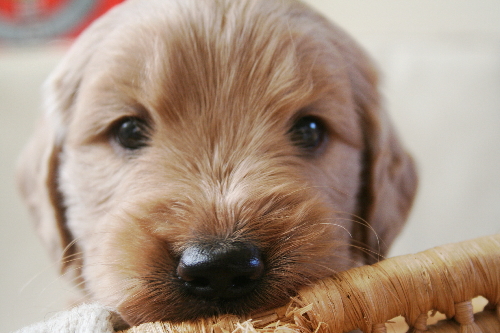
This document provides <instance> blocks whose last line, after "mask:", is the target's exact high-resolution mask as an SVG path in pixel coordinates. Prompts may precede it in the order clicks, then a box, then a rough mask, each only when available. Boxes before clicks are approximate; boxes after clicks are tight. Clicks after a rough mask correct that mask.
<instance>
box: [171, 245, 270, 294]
mask: <svg viewBox="0 0 500 333" xmlns="http://www.w3.org/2000/svg"><path fill="white" fill-rule="evenodd" d="M263 274H264V264H263V260H262V257H261V254H260V251H259V249H258V248H257V247H256V246H254V245H252V244H250V243H245V242H230V243H227V242H216V243H212V244H196V245H192V246H190V247H188V248H187V249H185V250H184V252H183V253H182V256H181V258H180V261H179V265H178V266H177V276H178V278H179V279H180V280H181V281H182V282H183V284H182V285H183V288H184V289H185V291H187V292H188V293H190V294H192V295H194V296H197V297H201V298H204V299H207V300H216V299H234V298H239V297H242V296H245V295H247V294H249V293H251V292H252V291H253V290H254V289H255V287H256V286H257V284H258V282H259V280H260V279H261V278H262V276H263Z"/></svg>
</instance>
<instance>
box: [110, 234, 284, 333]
mask: <svg viewBox="0 0 500 333" xmlns="http://www.w3.org/2000/svg"><path fill="white" fill-rule="evenodd" d="M273 271H275V269H274V268H272V267H270V265H267V264H266V258H265V256H264V255H263V253H262V252H261V251H260V250H259V248H258V247H257V246H255V245H253V244H252V243H250V242H241V241H237V242H224V241H220V242H212V243H197V244H193V245H191V246H188V247H186V248H185V249H184V250H183V251H182V254H181V255H180V257H179V259H178V264H177V267H176V268H175V269H173V270H171V273H168V274H166V273H164V274H162V275H163V281H162V282H159V281H160V279H155V280H154V281H153V280H149V281H147V283H146V284H145V285H144V287H143V288H142V290H140V291H138V292H136V293H135V295H134V296H133V297H131V298H129V299H128V300H127V301H125V302H124V303H123V304H122V305H121V306H120V307H119V309H118V310H119V312H120V314H121V315H122V316H123V317H124V319H125V320H126V321H127V322H128V323H129V324H131V325H138V324H141V323H144V322H151V321H171V322H180V321H190V320H196V319H199V318H207V317H213V316H220V315H224V314H232V315H238V316H245V315H248V314H249V313H253V312H255V311H260V310H264V309H267V308H270V307H274V306H277V305H281V304H282V303H284V302H286V300H288V299H289V297H290V296H291V293H290V292H289V291H288V288H285V287H284V286H285V285H286V284H287V283H286V281H282V282H281V283H277V281H275V280H276V277H273V276H275V275H276V273H273ZM166 275H168V277H167V276H166Z"/></svg>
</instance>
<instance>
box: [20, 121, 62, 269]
mask: <svg viewBox="0 0 500 333" xmlns="http://www.w3.org/2000/svg"><path fill="white" fill-rule="evenodd" d="M59 153H60V146H59V145H58V144H56V139H55V131H54V129H53V126H52V124H51V122H50V121H48V120H47V119H46V117H44V119H42V120H41V121H40V122H39V124H38V127H37V129H36V131H35V133H34V135H33V136H32V138H31V140H30V142H29V143H28V145H27V146H26V148H25V149H24V151H23V153H22V155H21V157H20V159H19V161H18V167H17V180H18V185H19V187H20V190H21V194H22V196H23V199H24V200H25V202H26V204H27V205H28V207H29V209H30V212H31V214H32V217H33V218H34V220H35V228H36V231H37V233H38V235H39V236H40V237H41V239H42V242H43V243H44V245H45V246H46V247H47V248H48V249H49V251H50V254H51V256H52V258H53V259H54V260H61V259H62V256H63V250H64V249H65V248H66V247H67V246H68V244H69V243H70V242H71V236H70V234H69V232H68V230H67V229H66V225H65V223H64V221H65V217H64V205H63V203H62V197H61V195H60V193H59V191H58V189H57V175H58V166H59ZM68 254H71V252H70V253H65V255H68ZM65 266H66V265H65V264H63V267H62V268H63V269H64V267H65Z"/></svg>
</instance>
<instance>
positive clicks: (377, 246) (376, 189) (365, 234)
mask: <svg viewBox="0 0 500 333" xmlns="http://www.w3.org/2000/svg"><path fill="white" fill-rule="evenodd" d="M367 117H368V120H367V127H369V128H370V129H367V132H366V133H367V136H366V149H365V161H366V162H367V163H366V169H365V172H364V182H365V184H364V185H365V186H364V193H363V194H362V195H361V198H362V200H361V202H362V204H364V206H362V207H361V212H360V214H361V216H362V217H363V218H364V220H365V221H366V222H368V224H369V226H368V227H366V226H364V227H363V230H362V232H361V237H362V242H363V243H364V245H365V246H366V247H367V251H368V252H366V253H365V256H364V257H365V259H366V262H367V263H374V262H376V261H378V260H380V259H383V257H384V256H385V255H386V254H387V251H388V250H389V246H390V245H391V244H392V242H393V241H394V238H395V237H396V236H397V235H398V234H399V232H400V231H401V229H402V227H403V225H404V223H405V222H406V219H407V217H408V214H409V212H410V208H411V206H412V204H413V200H414V198H415V193H416V189H417V183H418V181H417V172H416V168H415V164H414V162H413V159H412V157H411V156H410V155H409V154H408V153H407V152H406V151H405V150H404V149H403V147H402V145H401V143H400V141H399V139H398V138H397V136H396V133H395V131H394V129H393V128H392V124H391V123H390V122H389V119H388V118H387V116H386V114H385V112H383V111H380V110H379V111H378V112H372V113H371V114H370V112H369V113H368V114H367ZM370 118H371V119H370Z"/></svg>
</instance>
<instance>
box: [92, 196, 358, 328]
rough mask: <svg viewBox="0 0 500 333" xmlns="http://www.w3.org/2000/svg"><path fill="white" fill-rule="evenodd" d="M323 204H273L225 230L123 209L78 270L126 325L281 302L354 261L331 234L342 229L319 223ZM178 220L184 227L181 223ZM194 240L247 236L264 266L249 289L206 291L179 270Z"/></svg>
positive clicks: (166, 215) (220, 240)
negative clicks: (194, 287)
mask: <svg viewBox="0 0 500 333" xmlns="http://www.w3.org/2000/svg"><path fill="white" fill-rule="evenodd" d="M311 201H313V202H311ZM142 206H144V205H142ZM324 206H325V204H324V203H320V202H317V201H314V200H312V199H309V200H304V202H303V203H302V204H294V205H291V206H289V207H288V209H287V210H285V209H284V208H283V207H281V208H277V209H276V210H275V211H274V212H268V213H267V217H266V218H260V219H256V218H254V219H253V221H254V222H253V224H251V223H249V224H248V225H246V226H244V227H242V228H239V229H238V228H235V231H234V232H233V233H232V235H225V236H224V237H222V236H221V235H217V236H215V235H207V232H206V230H199V233H196V232H195V233H194V234H195V235H196V236H193V231H192V230H189V229H191V228H193V227H196V225H194V226H193V223H192V222H190V223H183V221H181V220H176V221H175V222H171V223H169V225H170V226H171V227H170V228H169V227H168V226H160V225H158V224H155V223H154V221H158V220H163V221H172V216H171V215H170V214H171V212H167V213H165V212H162V211H161V209H159V208H155V210H156V211H155V212H151V211H150V212H148V213H147V214H144V213H140V214H136V215H135V216H136V217H135V218H130V216H129V217H128V219H127V222H125V221H120V222H117V221H113V223H112V226H111V225H108V226H105V227H104V229H106V230H107V232H106V233H103V235H104V239H103V240H102V242H101V246H99V247H97V248H96V251H99V253H95V254H91V255H90V256H89V257H88V260H89V262H87V264H86V266H87V267H92V269H91V270H88V271H87V272H84V275H85V274H87V276H86V279H87V280H88V281H89V283H90V284H89V285H88V288H89V289H90V291H91V293H92V294H93V295H96V297H95V298H96V299H98V300H99V301H101V302H102V303H104V304H107V305H109V306H112V307H114V308H116V309H117V310H118V312H119V313H120V314H121V316H122V317H123V319H124V320H126V321H127V322H128V323H129V324H130V325H138V324H141V323H145V322H153V321H172V322H178V321H187V320H196V319H199V318H206V317H212V316H217V315H222V314H234V315H239V316H244V315H249V314H251V313H255V312H257V311H261V310H266V309H269V308H272V307H276V306H280V305H282V304H284V303H286V302H287V301H288V300H289V298H290V297H291V296H293V295H294V294H295V291H296V290H297V289H298V288H300V287H301V286H304V285H308V284H310V283H312V282H314V281H316V280H317V279H320V278H323V277H326V276H329V275H332V274H334V273H335V271H340V270H343V269H344V268H345V267H346V266H352V264H351V263H350V262H349V258H348V255H347V253H348V251H347V245H345V244H340V243H337V242H335V241H334V240H335V239H345V237H344V235H340V233H341V232H345V231H344V229H343V228H339V227H338V226H336V225H334V224H333V223H322V221H325V220H331V218H332V217H331V211H329V214H330V216H328V215H327V214H328V212H326V211H325V209H324ZM285 211H286V213H285ZM137 216H143V218H137ZM144 216H148V218H147V219H146V218H144ZM189 220H191V221H192V220H193V219H192V218H189ZM255 221H258V223H257V222H255ZM105 224H106V223H103V225H105ZM201 225H202V224H200V225H199V226H198V227H200V226H201ZM182 228H186V230H179V229H182ZM174 229H175V230H174ZM181 235H182V237H181ZM186 235H191V239H186ZM200 235H203V236H200ZM200 242H202V243H203V244H211V243H210V242H212V243H213V242H217V244H219V245H220V244H222V246H224V247H227V246H230V245H231V244H234V243H238V244H240V243H244V244H250V243H251V244H252V246H254V247H255V248H256V249H258V252H259V260H261V262H262V272H261V273H260V272H259V273H258V275H257V276H256V277H255V280H254V281H252V286H251V290H250V291H248V292H245V293H242V294H241V295H240V294H238V295H236V296H234V295H229V296H228V295H227V294H226V295H224V294H223V293H221V294H220V295H219V294H217V293H210V294H209V295H208V296H207V295H204V294H203V293H198V292H193V290H191V289H190V288H188V287H186V280H183V279H182V278H181V277H180V276H179V269H178V267H179V264H180V261H182V259H181V257H182V255H183V252H185V251H186V247H187V246H189V245H190V244H199V243H200ZM226 245H227V246H226ZM93 258H94V259H93ZM93 260H96V262H94V263H93V262H92V261H93ZM259 265H260V263H259ZM98 267H100V268H99V269H98ZM224 269H225V268H224Z"/></svg>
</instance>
